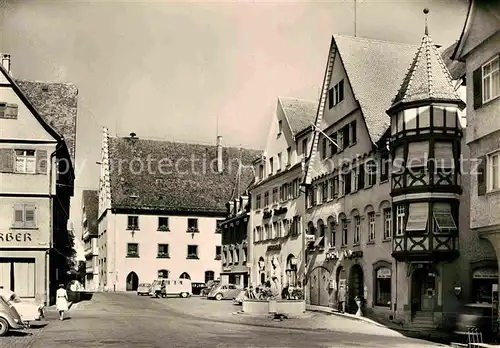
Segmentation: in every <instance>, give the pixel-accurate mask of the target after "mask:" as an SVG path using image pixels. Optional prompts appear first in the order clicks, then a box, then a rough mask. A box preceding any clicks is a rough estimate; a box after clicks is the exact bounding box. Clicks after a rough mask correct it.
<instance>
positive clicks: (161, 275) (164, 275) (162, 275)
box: [158, 269, 168, 279]
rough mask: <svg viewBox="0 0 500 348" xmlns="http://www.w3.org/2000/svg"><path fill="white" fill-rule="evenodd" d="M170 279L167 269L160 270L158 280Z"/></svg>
mask: <svg viewBox="0 0 500 348" xmlns="http://www.w3.org/2000/svg"><path fill="white" fill-rule="evenodd" d="M167 278H168V271H167V270H166V269H160V270H159V271H158V279H167Z"/></svg>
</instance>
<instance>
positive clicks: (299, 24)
mask: <svg viewBox="0 0 500 348" xmlns="http://www.w3.org/2000/svg"><path fill="white" fill-rule="evenodd" d="M425 7H427V8H429V9H430V14H429V18H428V22H429V32H430V35H431V36H432V38H433V40H434V42H435V43H437V44H441V45H443V46H449V45H451V44H452V43H454V42H455V41H456V40H458V38H459V36H460V33H461V30H462V28H463V25H464V21H465V17H466V14H467V7H468V5H467V2H466V0H434V1H432V0H421V1H418V0H392V1H383V0H358V1H357V4H356V18H357V20H356V34H357V36H362V37H368V38H374V39H380V40H388V41H398V42H405V43H410V44H416V45H418V44H419V43H420V41H421V38H422V36H423V34H424V15H423V13H422V10H423V9H424V8H425ZM0 11H2V12H1V13H0V52H3V53H10V54H11V55H12V74H13V75H14V77H15V78H21V79H31V80H43V81H57V82H72V83H74V84H75V85H76V86H77V88H78V89H79V98H78V120H77V145H76V173H75V174H76V184H75V185H76V186H77V187H76V189H75V197H74V198H73V200H72V211H71V218H72V221H73V223H74V226H75V232H76V234H77V235H78V236H79V235H80V233H81V232H80V231H81V229H80V225H81V216H80V211H81V191H82V190H84V189H97V186H98V182H99V168H98V165H97V164H96V163H95V162H96V161H99V159H100V148H101V131H102V127H103V126H105V127H108V129H109V130H110V133H111V134H112V135H120V136H126V135H128V134H129V133H131V132H135V133H136V134H137V136H138V137H140V138H149V139H165V140H175V141H187V142H196V143H203V144H215V141H216V135H217V130H218V132H219V134H220V135H222V137H223V144H224V145H230V146H243V147H250V148H256V149H262V148H263V147H264V146H265V140H266V137H267V133H268V132H267V129H268V127H269V123H270V121H271V117H272V116H273V114H274V112H275V110H276V103H277V97H278V96H283V97H298V98H303V99H312V100H315V99H317V98H318V96H319V89H320V87H321V83H322V80H323V74H324V70H325V64H326V59H327V54H328V48H329V45H330V40H331V35H332V34H334V33H338V34H344V35H354V27H355V25H354V17H355V16H354V1H353V0H338V1H321V2H312V1H311V2H304V1H302V2H284V1H280V2H278V1H275V2H269V1H265V2H264V1H252V2H248V1H247V2H241V1H239V2H237V1H233V2H227V1H218V2H206V1H204V2H202V1H199V2H192V1H191V2H187V1H186V2H180V1H177V2H167V1H145V0H144V1H139V0H138V1H91V0H87V1H76V0H74V1H66V0H58V1H41V0H24V1H15V0H0ZM409 63H410V62H408V64H409ZM395 93H396V91H395ZM217 120H218V122H217ZM217 124H218V126H217Z"/></svg>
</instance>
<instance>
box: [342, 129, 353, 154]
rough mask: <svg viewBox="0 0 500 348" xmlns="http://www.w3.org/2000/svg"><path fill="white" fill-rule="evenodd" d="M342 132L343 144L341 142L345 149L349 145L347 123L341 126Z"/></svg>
mask: <svg viewBox="0 0 500 348" xmlns="http://www.w3.org/2000/svg"><path fill="white" fill-rule="evenodd" d="M342 133H343V134H344V144H343V148H344V149H346V148H348V147H349V145H350V144H351V142H350V139H349V135H350V127H349V125H348V124H346V125H345V126H344V128H343V132H342Z"/></svg>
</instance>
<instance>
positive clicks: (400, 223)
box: [396, 204, 405, 236]
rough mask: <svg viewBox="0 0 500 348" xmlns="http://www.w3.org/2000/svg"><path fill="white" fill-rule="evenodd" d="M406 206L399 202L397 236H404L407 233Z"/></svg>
mask: <svg viewBox="0 0 500 348" xmlns="http://www.w3.org/2000/svg"><path fill="white" fill-rule="evenodd" d="M404 223H405V206H404V205H403V204H399V205H398V206H397V208H396V236H402V235H404V233H405V226H404Z"/></svg>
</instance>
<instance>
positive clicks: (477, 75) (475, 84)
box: [472, 67, 483, 109]
mask: <svg viewBox="0 0 500 348" xmlns="http://www.w3.org/2000/svg"><path fill="white" fill-rule="evenodd" d="M472 88H473V92H474V109H477V108H478V107H480V106H481V105H482V104H483V72H482V67H479V68H478V69H476V70H474V72H473V73H472Z"/></svg>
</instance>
